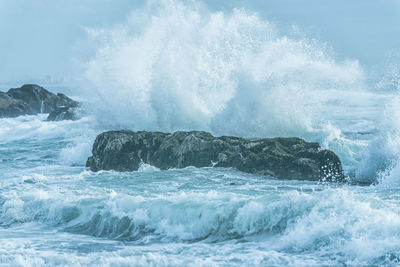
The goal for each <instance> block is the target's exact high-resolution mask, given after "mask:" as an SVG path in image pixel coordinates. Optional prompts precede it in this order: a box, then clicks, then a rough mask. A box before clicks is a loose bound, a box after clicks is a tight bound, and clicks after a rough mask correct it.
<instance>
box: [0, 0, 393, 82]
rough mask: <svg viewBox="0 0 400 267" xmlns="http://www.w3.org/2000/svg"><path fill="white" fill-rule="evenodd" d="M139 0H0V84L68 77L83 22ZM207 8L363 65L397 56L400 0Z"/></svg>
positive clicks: (281, 1) (117, 16) (76, 72)
mask: <svg viewBox="0 0 400 267" xmlns="http://www.w3.org/2000/svg"><path fill="white" fill-rule="evenodd" d="M144 3H145V1H142V0H68V1H65V0H34V1H32V0H0V85H1V84H2V85H4V86H6V85H12V86H17V85H18V84H21V83H29V82H38V81H39V82H40V81H41V82H42V83H46V82H47V83H52V82H53V83H57V82H59V83H68V81H71V80H74V79H79V77H80V75H81V69H80V68H79V65H80V64H81V63H82V62H85V60H88V59H89V58H90V57H91V56H93V53H94V51H93V48H92V47H91V43H90V42H89V41H88V36H87V32H86V29H88V28H99V29H101V28H107V27H112V26H113V25H118V24H122V23H124V21H125V20H126V18H127V17H128V16H129V14H130V13H131V12H132V11H133V10H135V9H137V8H140V7H142V6H143V5H144ZM204 3H205V5H206V6H207V7H208V8H209V9H210V10H212V11H224V12H229V11H231V10H232V9H233V8H245V9H246V10H249V11H250V12H257V13H258V14H259V16H260V17H262V18H263V19H265V20H268V21H270V22H272V23H274V24H276V25H277V27H278V29H280V30H281V31H282V32H285V31H288V30H289V29H293V27H296V28H298V29H300V30H301V31H302V32H305V33H306V34H307V36H309V37H310V38H315V39H317V40H319V41H320V42H324V43H327V45H328V46H329V47H331V48H332V50H333V51H334V54H335V56H336V57H337V58H338V59H339V60H343V59H346V58H348V59H352V60H358V61H359V62H360V64H361V66H363V67H365V68H366V69H367V70H368V69H373V68H376V66H382V65H384V64H387V62H388V61H389V62H390V61H394V60H397V59H400V57H399V53H400V0H334V1H333V0H301V1H300V0H232V1H215V0H214V1H213V0H206V1H204Z"/></svg>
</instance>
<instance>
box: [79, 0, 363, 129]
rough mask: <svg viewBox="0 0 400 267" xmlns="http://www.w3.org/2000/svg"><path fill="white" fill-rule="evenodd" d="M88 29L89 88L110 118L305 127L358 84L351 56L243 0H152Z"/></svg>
mask: <svg viewBox="0 0 400 267" xmlns="http://www.w3.org/2000/svg"><path fill="white" fill-rule="evenodd" d="M88 33H89V35H90V36H91V37H92V38H94V39H95V40H97V41H98V42H99V43H100V45H99V46H98V48H97V50H96V56H95V57H93V58H92V59H91V60H90V62H89V63H88V64H87V71H86V77H87V79H88V80H89V81H90V82H91V84H92V87H93V88H95V89H93V90H90V92H89V94H90V95H91V97H92V98H93V97H94V96H96V97H97V98H96V99H95V100H93V102H94V103H95V104H94V105H93V106H95V108H94V109H96V112H97V113H98V114H100V115H99V120H101V123H103V124H109V125H113V126H119V127H127V128H131V129H140V130H143V129H145V130H163V131H173V130H193V129H197V130H208V131H211V132H213V133H215V134H229V135H240V136H277V135H279V136H294V135H296V136H305V135H307V134H309V133H313V132H315V131H319V132H323V131H322V128H323V125H325V124H327V123H329V121H330V120H331V119H332V120H334V119H335V118H329V117H328V118H327V117H326V116H325V115H324V114H323V113H322V111H321V110H326V106H328V105H330V106H332V105H335V106H337V104H338V103H339V105H342V106H344V105H346V104H347V102H346V101H348V98H347V99H346V96H348V95H351V94H357V92H361V93H362V90H363V88H364V72H363V70H362V69H361V67H360V66H359V64H358V62H357V61H351V60H345V61H343V62H338V61H335V60H334V58H333V57H332V56H331V55H330V53H329V52H328V51H329V49H327V48H326V45H325V44H321V43H318V42H317V41H315V40H312V39H309V38H307V37H291V36H290V35H288V36H286V35H283V34H281V33H280V32H279V30H278V28H277V27H276V26H275V25H273V24H271V23H270V22H268V21H265V20H263V19H261V18H260V17H259V16H258V15H257V14H256V13H250V12H247V11H246V10H244V9H233V10H232V11H231V12H229V13H226V12H225V13H223V12H211V11H209V10H207V8H206V7H204V6H202V5H201V4H194V3H190V2H189V3H183V2H180V1H161V2H155V1H152V2H150V3H149V4H148V5H147V6H146V7H145V8H144V9H143V10H136V11H134V12H133V13H132V14H131V16H130V17H129V18H128V19H127V21H126V22H125V24H123V25H117V26H115V27H112V28H108V29H88ZM365 97H368V98H370V97H371V96H365ZM355 105H360V103H355ZM332 125H334V123H333V124H332ZM326 135H327V136H329V135H330V133H326Z"/></svg>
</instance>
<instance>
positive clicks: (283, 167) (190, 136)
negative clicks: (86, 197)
mask: <svg viewBox="0 0 400 267" xmlns="http://www.w3.org/2000/svg"><path fill="white" fill-rule="evenodd" d="M92 154H93V155H92V156H91V157H89V158H88V160H87V162H86V166H87V167H90V169H91V170H92V171H99V170H116V171H135V170H138V168H139V165H140V164H141V163H142V162H143V163H147V164H151V165H153V166H155V167H157V168H160V169H162V170H165V169H169V168H184V167H187V166H195V167H207V166H214V167H233V168H236V169H238V170H240V171H244V172H249V173H260V174H265V175H269V176H273V177H276V178H278V179H297V180H312V181H316V180H324V181H344V180H345V177H344V174H343V170H342V165H341V162H340V160H339V158H338V157H337V156H336V155H335V153H333V152H332V151H329V150H321V148H320V146H319V144H318V143H309V142H306V141H304V140H302V139H300V138H263V139H244V138H239V137H229V136H223V137H214V136H213V135H211V134H210V133H207V132H201V131H192V132H175V133H173V134H170V133H161V132H145V131H141V132H132V131H109V132H104V133H102V134H100V135H98V136H97V138H96V140H95V142H94V145H93V150H92Z"/></svg>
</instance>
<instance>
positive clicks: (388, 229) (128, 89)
mask: <svg viewBox="0 0 400 267" xmlns="http://www.w3.org/2000/svg"><path fill="white" fill-rule="evenodd" d="M87 32H88V35H89V38H92V41H93V43H95V44H96V46H95V47H94V48H93V49H94V50H95V52H96V53H95V56H94V57H93V58H91V60H90V61H89V62H85V66H86V68H85V69H86V72H85V74H84V75H85V77H84V78H85V79H86V82H85V84H84V85H82V91H81V93H80V95H79V96H78V97H79V98H80V99H81V100H82V102H83V107H84V109H86V110H87V111H88V112H87V114H88V115H86V116H85V117H83V118H82V119H80V120H78V121H61V122H47V121H45V119H46V114H41V115H38V116H22V117H18V118H13V119H7V118H3V119H0V172H1V175H0V265H1V266H3V265H4V266H54V265H62V266H88V265H92V266H93V265H100V266H103V265H105V266H131V265H136V266H149V265H150V266H152V265H153V266H155V265H156V266H171V265H172V266H175V265H188V266H218V265H222V266H227V265H229V266H231V265H233V266H234V265H264V266H265V265H267V266H268V265H273V266H321V265H328V266H349V265H355V266H359V265H389V266H397V265H398V264H399V257H400V194H399V192H400V191H399V189H400V187H399V186H400V176H399V175H400V167H399V166H400V164H399V160H400V157H399V152H398V151H400V150H399V149H400V132H399V129H400V127H399V126H400V125H399V122H400V114H399V110H400V98H399V95H398V90H399V89H400V79H399V78H398V77H399V75H398V74H399V73H400V72H399V71H398V69H396V67H395V66H394V67H393V68H391V71H390V72H388V73H386V74H385V76H384V77H382V78H381V79H379V81H374V82H372V81H370V80H368V75H369V74H368V72H367V71H366V70H364V69H363V67H362V66H360V64H359V63H358V62H357V60H343V61H338V60H337V59H336V58H335V56H334V54H333V53H332V52H329V51H330V50H331V49H330V48H329V47H327V46H326V45H325V44H323V43H320V42H318V41H317V40H313V39H310V38H308V37H307V36H302V35H300V34H298V33H295V32H293V33H286V34H283V33H281V32H280V31H279V28H278V27H277V26H275V25H273V24H272V23H270V22H268V21H266V20H265V19H262V18H260V17H259V16H258V14H256V13H251V12H249V11H247V10H245V9H235V10H232V11H231V12H225V13H222V12H219V13H215V12H214V13H213V12H211V11H209V10H208V9H207V7H206V6H204V5H202V4H201V3H186V4H184V3H182V2H179V1H161V2H160V3H155V2H150V3H149V4H148V5H147V6H146V7H145V8H144V9H141V10H135V11H133V13H132V14H131V16H129V17H128V18H127V20H126V22H125V23H124V24H121V25H115V26H114V27H111V28H104V29H91V28H88V29H87ZM83 88H84V89H83ZM49 89H50V90H51V88H49ZM121 128H127V129H131V130H159V131H174V130H206V131H210V132H212V133H213V134H215V135H223V134H224V135H237V136H244V137H273V136H298V137H302V138H305V139H306V140H307V141H317V142H320V143H321V145H322V146H323V147H324V148H329V149H332V150H333V151H334V152H336V153H337V154H338V155H339V156H340V158H341V160H342V163H343V166H344V168H345V172H346V175H347V176H348V178H349V181H350V182H351V183H349V184H347V185H336V184H321V183H315V182H306V181H279V180H274V179H269V178H267V177H264V176H259V175H252V174H245V173H241V172H238V171H236V170H234V169H223V168H221V169H217V168H193V167H189V168H186V169H182V170H176V169H172V170H167V171H160V170H158V169H157V168H154V167H152V166H149V165H142V166H141V167H140V169H139V171H137V172H123V173H118V172H113V171H100V172H98V173H93V172H91V171H89V170H88V169H86V168H85V167H84V166H85V161H86V159H87V157H88V156H89V155H90V154H91V146H92V144H93V141H94V139H95V137H96V135H97V134H99V133H100V132H102V131H105V130H111V129H121ZM371 183H372V185H368V186H361V184H371Z"/></svg>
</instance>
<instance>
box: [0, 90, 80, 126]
mask: <svg viewBox="0 0 400 267" xmlns="http://www.w3.org/2000/svg"><path fill="white" fill-rule="evenodd" d="M78 106H79V103H78V102H77V101H74V100H72V99H71V98H69V97H67V96H66V95H64V94H60V93H58V94H53V93H51V92H49V91H47V90H46V89H44V88H43V87H40V86H38V85H35V84H25V85H23V86H22V87H20V88H12V89H10V90H8V92H7V93H4V92H0V117H18V116H21V115H36V114H39V113H50V114H51V113H52V112H54V111H57V112H58V113H60V114H61V113H62V112H65V111H67V110H70V112H72V110H73V108H77V107H78ZM60 109H61V110H62V111H60ZM58 115H59V114H58ZM49 117H50V118H49V119H48V120H51V119H52V118H54V119H57V115H52V116H49ZM58 118H59V117H58ZM65 118H66V119H67V118H68V119H69V118H72V116H70V115H68V116H65Z"/></svg>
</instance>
